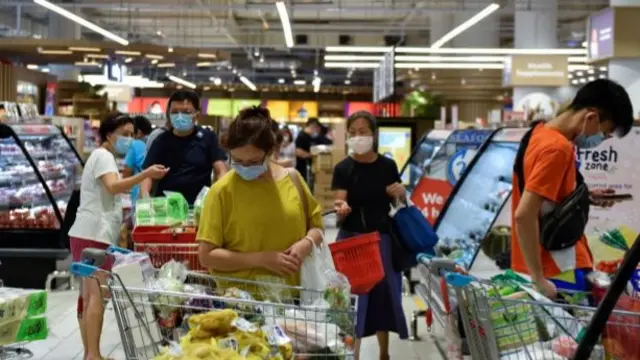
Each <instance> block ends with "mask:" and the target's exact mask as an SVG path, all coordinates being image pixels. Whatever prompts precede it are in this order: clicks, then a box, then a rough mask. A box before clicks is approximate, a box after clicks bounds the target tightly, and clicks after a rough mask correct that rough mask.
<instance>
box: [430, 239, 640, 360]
mask: <svg viewBox="0 0 640 360" xmlns="http://www.w3.org/2000/svg"><path fill="white" fill-rule="evenodd" d="M421 260H422V262H423V263H428V260H425V258H422V259H421ZM639 260H640V242H639V241H636V243H635V245H634V246H633V248H632V249H631V250H630V251H629V252H628V253H627V254H626V257H625V260H624V261H623V263H622V265H621V267H620V269H619V270H618V273H617V275H616V278H615V279H614V281H613V282H612V284H611V286H610V287H609V289H608V291H607V293H606V295H604V297H603V298H602V299H600V300H601V301H600V304H599V306H598V307H592V306H585V305H577V304H558V303H554V302H552V301H550V300H548V299H546V298H545V297H543V296H542V295H540V294H538V293H537V292H536V291H534V290H532V289H531V288H529V287H528V286H526V285H522V284H515V283H514V284H512V285H513V287H514V288H517V291H515V290H514V289H507V290H506V291H508V292H512V293H511V294H508V295H507V292H506V291H505V288H499V287H498V286H497V285H496V282H495V281H490V280H482V279H478V278H475V277H473V276H468V275H461V274H458V273H453V272H448V273H444V274H442V275H444V276H445V279H446V281H447V283H448V285H449V286H450V287H451V288H453V289H454V291H455V294H456V299H457V303H458V308H459V311H460V313H461V317H462V322H463V327H464V332H465V334H466V340H467V344H468V347H469V350H470V352H471V357H472V359H474V360H494V359H495V360H497V359H528V360H546V359H575V360H587V359H589V360H591V359H593V360H596V359H598V360H600V359H617V360H636V359H640V346H639V345H638V344H640V298H637V297H636V296H637V293H635V294H634V293H631V294H628V295H623V296H621V295H622V293H623V291H624V290H625V288H626V287H627V283H628V281H629V280H630V279H632V276H633V274H634V273H635V274H637V270H636V268H637V265H638V261H639ZM429 269H431V270H433V271H434V273H442V271H441V269H439V267H438V266H430V267H429ZM444 272H446V269H445V271H444ZM632 280H633V279H632ZM634 281H637V280H634ZM573 298H574V299H575V298H576V297H575V296H574V297H573ZM585 299H586V297H585ZM614 309H615V310H614Z"/></svg>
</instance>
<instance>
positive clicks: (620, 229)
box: [576, 127, 640, 267]
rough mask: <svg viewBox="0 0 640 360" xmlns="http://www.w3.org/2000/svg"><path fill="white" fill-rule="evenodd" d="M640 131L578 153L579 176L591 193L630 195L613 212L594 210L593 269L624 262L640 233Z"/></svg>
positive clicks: (591, 220)
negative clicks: (619, 260)
mask: <svg viewBox="0 0 640 360" xmlns="http://www.w3.org/2000/svg"><path fill="white" fill-rule="evenodd" d="M638 144H640V127H634V128H633V129H632V130H631V132H630V133H629V135H627V136H626V137H624V138H622V139H612V140H609V141H605V142H603V143H602V144H601V145H600V146H598V147H597V148H595V149H579V150H577V151H576V157H577V162H578V167H579V169H580V172H581V173H582V175H583V176H584V180H585V182H586V183H587V185H588V187H589V189H590V190H594V189H613V190H615V193H616V194H618V195H628V197H627V198H626V199H625V200H623V201H619V202H616V203H615V204H614V205H613V206H612V207H611V208H608V209H604V208H600V207H595V206H592V207H591V209H590V211H589V223H588V224H587V229H586V231H585V233H586V235H587V238H588V241H589V247H590V249H591V253H592V254H593V256H594V265H596V267H598V266H602V264H600V263H601V262H603V261H604V262H607V261H615V260H618V259H621V258H622V257H623V256H624V255H625V253H626V251H627V250H628V249H629V248H630V247H631V245H633V242H634V240H635V238H636V236H637V235H638V232H640V185H639V184H640V174H639V173H638V172H637V171H636V169H637V166H638V163H640V151H639V150H640V149H638Z"/></svg>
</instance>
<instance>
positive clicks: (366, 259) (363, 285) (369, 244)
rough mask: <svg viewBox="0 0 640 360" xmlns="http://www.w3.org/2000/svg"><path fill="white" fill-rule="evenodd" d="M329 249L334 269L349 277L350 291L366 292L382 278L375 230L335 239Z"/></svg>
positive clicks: (382, 271) (377, 237)
mask: <svg viewBox="0 0 640 360" xmlns="http://www.w3.org/2000/svg"><path fill="white" fill-rule="evenodd" d="M329 249H331V256H332V257H333V262H334V264H335V265H336V270H337V271H338V272H340V273H342V274H344V275H345V276H346V277H347V279H349V283H351V292H352V293H354V294H366V293H368V292H369V291H371V289H373V287H374V286H376V285H377V284H378V283H379V282H380V281H382V279H384V267H383V265H382V258H381V257H380V234H378V233H377V232H373V233H369V234H363V235H358V236H354V237H350V238H348V239H344V240H341V241H336V242H334V243H332V244H329Z"/></svg>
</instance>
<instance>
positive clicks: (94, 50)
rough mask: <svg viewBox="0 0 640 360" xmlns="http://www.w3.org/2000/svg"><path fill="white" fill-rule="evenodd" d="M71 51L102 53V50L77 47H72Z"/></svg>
mask: <svg viewBox="0 0 640 360" xmlns="http://www.w3.org/2000/svg"><path fill="white" fill-rule="evenodd" d="M69 50H71V51H80V52H100V51H102V50H101V49H100V48H92V47H75V46H70V47H69Z"/></svg>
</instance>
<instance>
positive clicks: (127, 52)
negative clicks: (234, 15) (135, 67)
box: [116, 50, 141, 56]
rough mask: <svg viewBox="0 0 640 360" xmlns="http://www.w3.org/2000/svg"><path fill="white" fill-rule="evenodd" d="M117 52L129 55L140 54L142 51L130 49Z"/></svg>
mask: <svg viewBox="0 0 640 360" xmlns="http://www.w3.org/2000/svg"><path fill="white" fill-rule="evenodd" d="M116 54H118V55H127V56H140V55H141V52H140V51H129V50H116Z"/></svg>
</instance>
